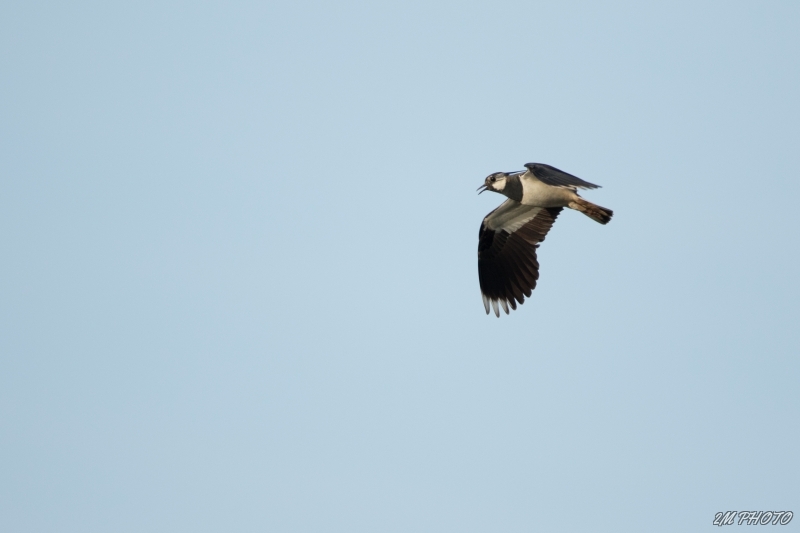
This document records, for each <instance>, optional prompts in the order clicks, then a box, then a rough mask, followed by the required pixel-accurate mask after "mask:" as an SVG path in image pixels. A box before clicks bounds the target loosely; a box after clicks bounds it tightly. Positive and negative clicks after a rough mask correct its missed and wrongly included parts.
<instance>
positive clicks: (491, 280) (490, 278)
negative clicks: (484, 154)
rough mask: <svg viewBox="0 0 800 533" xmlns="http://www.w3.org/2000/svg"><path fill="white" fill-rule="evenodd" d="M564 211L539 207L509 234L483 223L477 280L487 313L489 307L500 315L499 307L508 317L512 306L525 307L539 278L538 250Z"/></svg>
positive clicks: (479, 241)
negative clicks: (526, 300) (518, 304)
mask: <svg viewBox="0 0 800 533" xmlns="http://www.w3.org/2000/svg"><path fill="white" fill-rule="evenodd" d="M561 209H562V208H561V207H551V208H538V209H537V210H536V213H535V214H533V216H532V218H531V219H530V220H528V221H527V222H525V223H524V224H523V225H522V226H519V227H518V228H517V229H512V231H511V232H510V233H509V231H507V230H505V229H503V228H502V227H501V228H497V229H494V230H492V229H490V228H489V227H487V225H486V219H484V220H483V223H482V224H481V230H480V233H479V234H478V278H479V280H480V284H481V294H482V295H483V305H484V307H485V308H486V314H489V307H490V305H491V307H493V308H494V312H495V314H496V315H497V316H500V309H499V306H502V307H503V310H504V311H505V312H506V314H508V312H509V311H508V306H509V305H510V306H511V308H512V309H516V308H517V302H519V303H520V304H522V303H523V302H524V301H525V297H526V296H527V297H528V298H530V296H531V291H532V290H533V289H535V288H536V280H537V279H539V261H538V260H537V259H536V248H538V247H539V243H540V242H542V241H543V240H544V238H545V236H546V235H547V232H548V231H550V228H551V227H552V226H553V222H555V220H556V217H557V216H558V214H559V213H560V212H561ZM490 215H491V213H490ZM487 218H488V217H487ZM512 228H513V226H512Z"/></svg>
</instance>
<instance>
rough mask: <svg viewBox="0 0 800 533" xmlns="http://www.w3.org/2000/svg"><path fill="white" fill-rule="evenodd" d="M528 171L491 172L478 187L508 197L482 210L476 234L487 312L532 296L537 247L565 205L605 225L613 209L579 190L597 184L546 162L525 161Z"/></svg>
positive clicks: (515, 304)
mask: <svg viewBox="0 0 800 533" xmlns="http://www.w3.org/2000/svg"><path fill="white" fill-rule="evenodd" d="M525 169H526V170H522V171H518V172H495V173H494V174H489V175H488V176H487V177H486V180H485V181H484V183H483V185H481V186H480V187H478V191H480V192H479V193H478V194H480V193H482V192H483V191H494V192H498V193H500V194H502V195H504V196H507V197H508V200H506V201H505V202H503V203H502V204H500V206H499V207H498V208H497V209H495V210H494V211H492V212H491V213H489V214H488V215H486V218H484V219H483V222H482V223H481V230H480V233H479V234H478V278H479V280H480V284H481V295H482V296H483V306H484V307H485V308H486V314H487V315H488V314H489V309H490V308H492V309H494V314H495V315H497V316H498V317H499V316H500V307H502V308H503V310H504V311H505V312H506V314H508V313H509V311H508V307H509V306H511V309H516V308H517V303H520V304H522V302H524V301H525V297H526V296H527V297H528V298H530V296H531V291H532V290H533V289H535V288H536V280H537V279H539V261H538V260H537V259H536V248H538V247H539V243H541V242H542V241H543V240H544V238H545V236H546V235H547V232H548V231H550V227H551V226H552V225H553V222H555V220H556V217H557V216H558V214H559V213H560V212H561V210H562V209H563V208H564V207H569V208H570V209H575V210H576V211H580V212H581V213H583V214H584V215H586V216H588V217H589V218H591V219H592V220H596V221H597V222H599V223H600V224H607V223H608V221H609V220H611V217H612V215H613V214H614V212H613V211H611V209H606V208H605V207H600V206H599V205H595V204H593V203H591V202H587V201H586V200H584V199H583V198H581V197H580V196H578V189H597V188H599V187H600V186H599V185H595V184H593V183H589V182H587V181H583V180H582V179H580V178H578V177H575V176H573V175H572V174H567V173H566V172H564V171H562V170H559V169H557V168H555V167H551V166H550V165H545V164H542V163H528V164H527V165H525Z"/></svg>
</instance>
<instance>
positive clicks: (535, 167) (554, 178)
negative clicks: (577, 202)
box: [525, 163, 600, 189]
mask: <svg viewBox="0 0 800 533" xmlns="http://www.w3.org/2000/svg"><path fill="white" fill-rule="evenodd" d="M525 168H527V169H528V170H530V171H531V174H533V175H534V176H536V177H537V178H538V179H539V181H541V182H542V183H546V184H547V185H552V186H554V187H578V188H579V189H599V188H600V186H599V185H595V184H594V183H589V182H588V181H583V180H582V179H580V178H579V177H577V176H573V175H572V174H567V173H566V172H564V171H563V170H558V169H557V168H556V167H551V166H550V165H545V164H544V163H528V164H527V165H525Z"/></svg>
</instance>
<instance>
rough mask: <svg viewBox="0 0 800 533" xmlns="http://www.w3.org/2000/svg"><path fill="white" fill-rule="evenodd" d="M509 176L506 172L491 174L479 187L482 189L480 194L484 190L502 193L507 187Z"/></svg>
mask: <svg viewBox="0 0 800 533" xmlns="http://www.w3.org/2000/svg"><path fill="white" fill-rule="evenodd" d="M507 178H508V174H506V173H505V172H495V173H494V174H489V175H488V176H486V179H485V180H484V182H483V185H481V186H480V187H478V190H479V191H480V192H479V193H478V194H481V193H482V192H483V191H494V192H499V193H502V190H503V189H505V187H506V180H507Z"/></svg>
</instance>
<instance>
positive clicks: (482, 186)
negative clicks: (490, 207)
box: [478, 183, 488, 194]
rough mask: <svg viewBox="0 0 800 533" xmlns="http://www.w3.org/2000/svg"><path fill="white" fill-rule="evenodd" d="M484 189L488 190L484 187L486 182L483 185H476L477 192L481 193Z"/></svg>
mask: <svg viewBox="0 0 800 533" xmlns="http://www.w3.org/2000/svg"><path fill="white" fill-rule="evenodd" d="M486 190H488V187H486V184H485V183H484V184H483V185H481V186H480V187H478V191H479V192H478V194H480V193H482V192H483V191H486Z"/></svg>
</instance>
